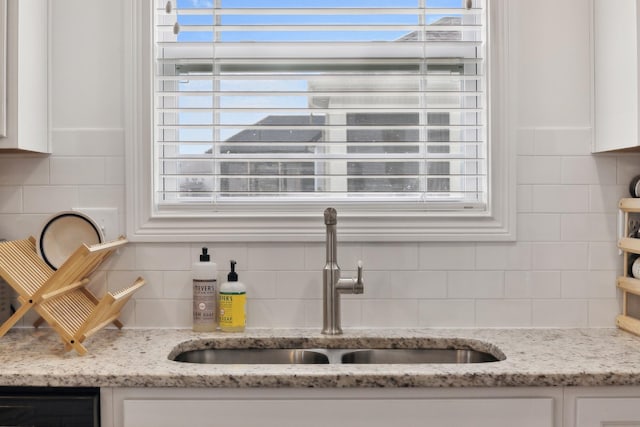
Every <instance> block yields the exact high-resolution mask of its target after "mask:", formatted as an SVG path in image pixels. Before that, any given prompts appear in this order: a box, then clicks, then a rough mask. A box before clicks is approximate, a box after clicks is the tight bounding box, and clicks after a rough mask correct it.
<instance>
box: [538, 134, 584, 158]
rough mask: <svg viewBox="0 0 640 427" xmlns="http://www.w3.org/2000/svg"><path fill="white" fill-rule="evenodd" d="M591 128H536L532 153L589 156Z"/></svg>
mask: <svg viewBox="0 0 640 427" xmlns="http://www.w3.org/2000/svg"><path fill="white" fill-rule="evenodd" d="M591 141H592V136H591V128H588V127H584V128H536V130H535V141H534V154H536V155H539V156H540V155H541V156H590V155H591Z"/></svg>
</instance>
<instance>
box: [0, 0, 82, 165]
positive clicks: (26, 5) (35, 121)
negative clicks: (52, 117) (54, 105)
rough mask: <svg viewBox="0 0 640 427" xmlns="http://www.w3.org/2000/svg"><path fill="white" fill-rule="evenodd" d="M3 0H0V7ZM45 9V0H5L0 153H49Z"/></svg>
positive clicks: (47, 3)
mask: <svg viewBox="0 0 640 427" xmlns="http://www.w3.org/2000/svg"><path fill="white" fill-rule="evenodd" d="M4 1H5V0H0V7H4ZM48 8H49V1H48V0H6V12H7V19H6V30H2V31H6V42H7V43H6V74H5V75H6V85H3V84H0V88H2V87H3V86H5V87H6V90H5V91H4V94H2V92H3V91H2V90H1V89H0V96H4V97H5V100H6V122H5V123H6V126H5V132H4V136H2V137H0V153H2V152H6V151H30V152H37V153H50V152H51V150H50V143H49V131H48V128H49V116H48V111H49V108H48V106H49V85H48V69H49V58H48V52H49V48H48V47H49V42H48V28H49V18H48V16H49V13H48ZM0 26H1V25H0ZM79 36H81V35H79ZM0 62H1V61H0ZM1 75H2V73H0V76H1ZM0 110H1V109H0ZM1 122H2V117H0V125H1ZM1 129H2V126H0V130H1Z"/></svg>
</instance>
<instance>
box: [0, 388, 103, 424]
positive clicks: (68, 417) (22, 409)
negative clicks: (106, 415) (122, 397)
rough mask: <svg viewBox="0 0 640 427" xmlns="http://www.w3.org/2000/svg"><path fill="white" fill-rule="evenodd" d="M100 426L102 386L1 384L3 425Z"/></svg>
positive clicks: (0, 408)
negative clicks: (2, 385)
mask: <svg viewBox="0 0 640 427" xmlns="http://www.w3.org/2000/svg"><path fill="white" fill-rule="evenodd" d="M9 426H10V427H27V426H28V427H99V426H100V389H99V388H72V387H0V427H9Z"/></svg>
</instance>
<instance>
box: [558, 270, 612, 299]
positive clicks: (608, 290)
mask: <svg viewBox="0 0 640 427" xmlns="http://www.w3.org/2000/svg"><path fill="white" fill-rule="evenodd" d="M616 277H617V274H616V271H615V270H612V271H606V270H603V271H563V272H562V298H601V299H610V298H615V297H616V287H615V286H612V284H614V283H616Z"/></svg>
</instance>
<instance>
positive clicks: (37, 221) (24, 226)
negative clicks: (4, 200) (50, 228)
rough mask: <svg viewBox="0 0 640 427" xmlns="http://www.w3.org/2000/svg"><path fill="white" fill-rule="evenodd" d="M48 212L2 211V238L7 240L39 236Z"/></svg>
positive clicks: (0, 221)
mask: <svg viewBox="0 0 640 427" xmlns="http://www.w3.org/2000/svg"><path fill="white" fill-rule="evenodd" d="M48 217H49V215H48V214H3V213H0V238H2V239H7V240H17V239H24V238H26V237H29V236H34V237H37V236H38V233H40V230H41V229H42V225H43V224H44V222H45V221H46V219H47V218H48Z"/></svg>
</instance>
